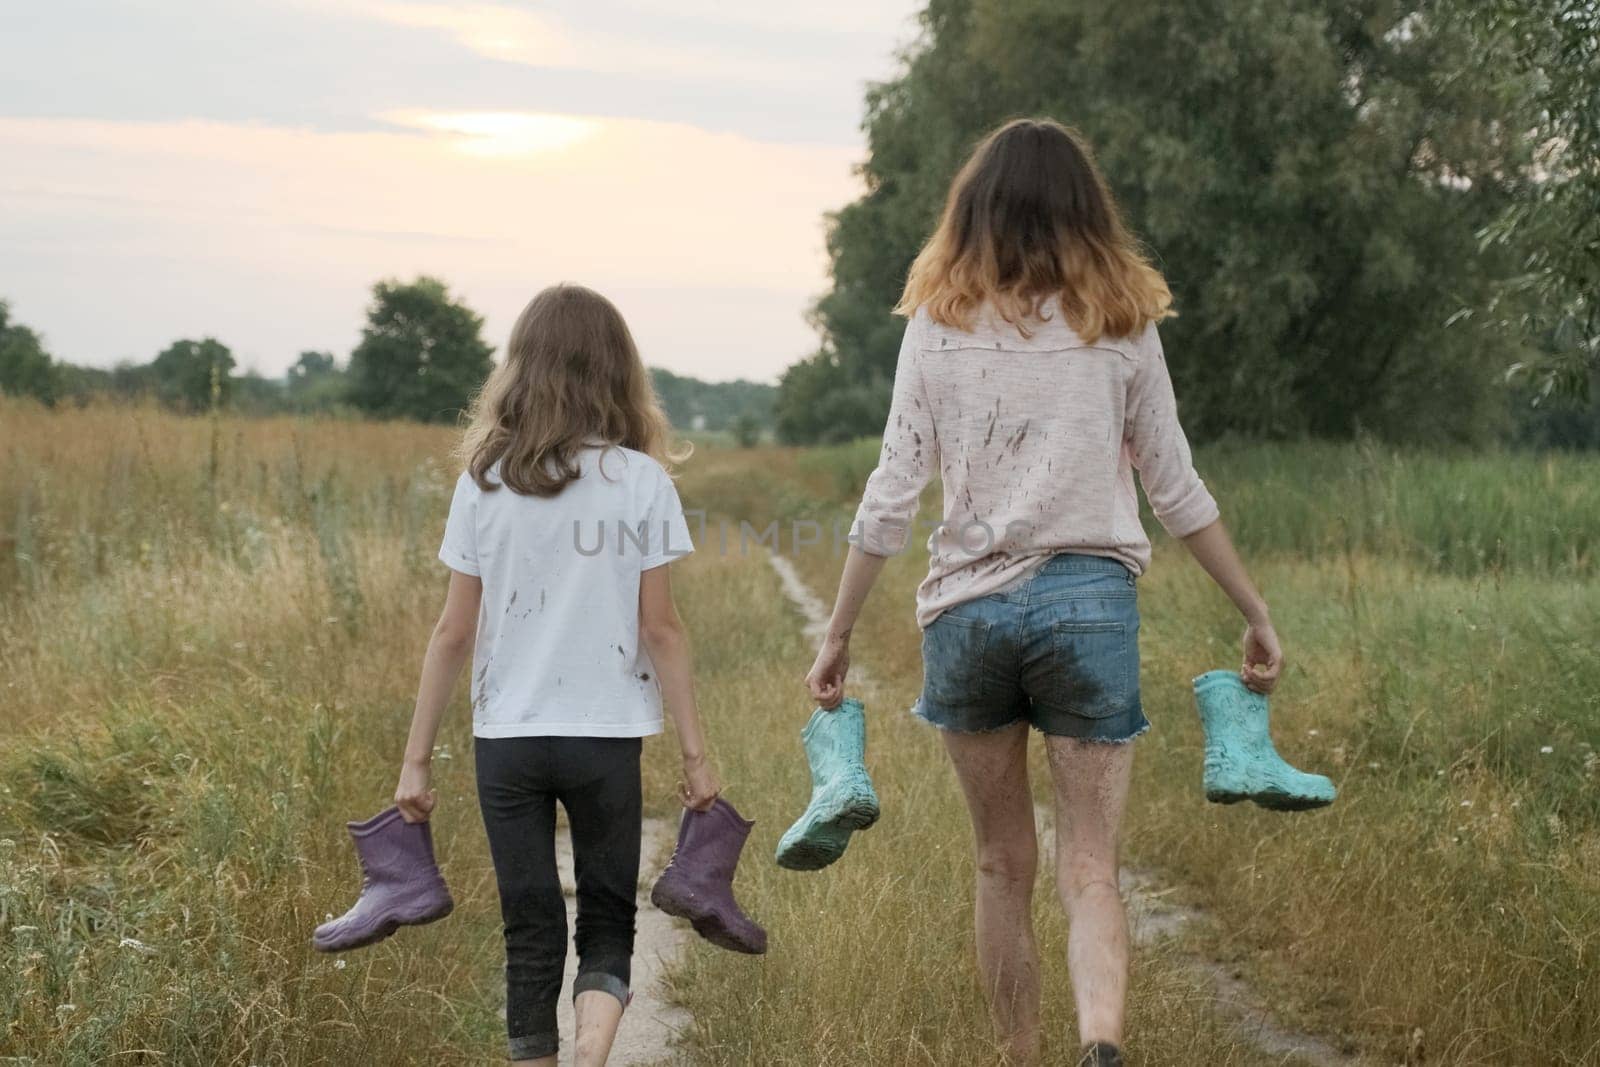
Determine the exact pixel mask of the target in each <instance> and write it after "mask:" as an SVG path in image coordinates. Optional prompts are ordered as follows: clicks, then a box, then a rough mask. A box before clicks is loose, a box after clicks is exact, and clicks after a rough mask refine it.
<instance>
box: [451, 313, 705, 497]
mask: <svg viewBox="0 0 1600 1067" xmlns="http://www.w3.org/2000/svg"><path fill="white" fill-rule="evenodd" d="M670 436H671V428H670V426H669V425H668V423H667V417H666V415H665V413H663V412H662V410H661V404H660V402H659V401H658V400H657V399H656V391H655V387H654V386H653V385H652V384H651V383H650V373H649V371H647V370H645V366H644V361H643V360H641V359H640V358H639V349H638V347H637V346H636V345H635V344H634V343H633V335H632V334H631V333H630V332H629V331H628V324H627V323H626V322H624V321H623V319H622V314H621V312H619V311H618V310H617V309H616V306H615V305H613V304H612V303H611V301H609V300H607V299H606V298H605V297H603V296H601V295H600V294H599V293H597V292H595V291H594V290H593V289H586V288H584V287H583V286H581V285H565V284H563V285H553V286H551V287H550V288H548V289H546V290H544V291H543V292H542V293H540V294H539V295H538V296H536V297H534V298H533V299H532V300H530V301H529V302H528V306H527V307H525V308H523V309H522V314H521V315H520V316H518V317H517V324H516V326H514V327H513V328H512V330H511V343H510V345H508V346H507V348H506V358H505V359H504V360H503V361H501V363H500V364H499V365H498V366H496V367H495V369H494V370H493V371H492V372H490V374H489V378H488V380H487V381H486V382H484V383H483V388H482V389H481V390H479V392H478V395H477V397H476V398H474V400H473V402H472V414H471V418H470V421H469V422H468V425H467V431H466V433H465V435H463V437H462V441H461V454H462V458H463V459H464V460H465V461H466V465H467V471H468V472H469V473H470V474H471V475H472V480H473V481H475V482H477V483H478V486H479V487H480V488H482V489H483V490H485V491H490V490H493V489H495V488H496V485H495V483H494V482H491V481H490V480H489V469H490V468H491V467H493V466H494V465H495V464H496V463H499V464H500V471H499V480H500V483H502V484H504V485H506V486H507V487H509V488H510V489H511V490H512V491H513V492H517V493H523V494H526V495H531V496H545V497H548V496H555V495H556V494H557V493H559V492H561V490H562V489H563V488H564V487H565V486H566V484H567V483H568V482H570V481H572V480H574V479H575V478H577V477H578V476H579V474H580V473H581V468H580V467H579V465H578V455H579V453H580V452H582V451H583V450H584V449H585V448H586V447H591V446H593V445H594V444H596V443H603V444H607V445H621V446H623V447H625V448H631V449H634V450H636V451H639V452H644V453H646V454H648V455H650V456H651V457H653V458H654V459H656V460H657V461H658V462H660V463H661V464H662V465H664V466H670V464H672V463H674V462H680V461H682V460H683V459H684V458H686V457H687V456H688V453H689V449H688V448H687V447H684V448H683V449H681V450H678V449H675V448H674V447H673V446H672V445H671V444H670V441H669V439H670Z"/></svg>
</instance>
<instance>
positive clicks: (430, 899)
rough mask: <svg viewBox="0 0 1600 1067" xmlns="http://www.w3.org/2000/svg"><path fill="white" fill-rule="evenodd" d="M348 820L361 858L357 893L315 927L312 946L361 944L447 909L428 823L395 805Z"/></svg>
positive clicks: (450, 905) (435, 916)
mask: <svg viewBox="0 0 1600 1067" xmlns="http://www.w3.org/2000/svg"><path fill="white" fill-rule="evenodd" d="M348 825H349V828H350V837H351V839H352V840H353V841H355V843H356V859H358V860H360V861H361V898H360V899H359V900H357V901H356V902H355V905H354V906H353V907H352V908H351V909H350V910H349V911H347V912H345V913H344V914H343V915H341V916H339V917H338V918H337V919H333V920H330V921H329V922H325V923H323V924H322V925H321V926H319V927H317V929H316V932H315V933H313V934H312V935H311V947H312V948H315V949H316V950H317V951H318V952H343V951H345V950H346V949H352V948H360V947H361V946H363V945H370V944H372V943H373V942H375V941H382V940H383V939H384V938H386V937H388V936H389V935H390V934H392V933H394V932H395V931H396V930H398V929H399V928H400V927H402V926H421V925H423V924H424V923H431V922H433V921H434V920H436V919H442V918H444V917H445V916H446V915H449V914H450V911H451V909H453V908H454V907H455V902H454V901H452V900H451V899H450V890H448V889H446V888H445V884H444V876H443V875H441V874H440V873H439V865H438V864H437V863H435V862H434V859H433V835H432V834H430V833H429V832H428V824H427V823H425V822H414V823H413V822H406V821H405V819H404V818H403V817H401V815H400V809H399V808H390V809H388V810H387V811H383V812H379V813H378V814H377V815H374V816H373V817H372V818H370V819H368V820H367V821H366V822H353V823H349V824H348Z"/></svg>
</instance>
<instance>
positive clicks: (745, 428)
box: [730, 412, 761, 448]
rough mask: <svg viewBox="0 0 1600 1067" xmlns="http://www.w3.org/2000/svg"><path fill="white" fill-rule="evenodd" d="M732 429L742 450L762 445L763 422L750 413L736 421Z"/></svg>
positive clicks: (734, 437)
mask: <svg viewBox="0 0 1600 1067" xmlns="http://www.w3.org/2000/svg"><path fill="white" fill-rule="evenodd" d="M730 429H731V430H732V431H733V439H734V440H735V441H737V442H738V443H739V447H740V448H754V447H755V446H756V445H758V444H760V443H761V421H760V420H759V419H757V418H756V417H755V416H754V415H751V414H750V413H749V412H746V413H745V414H743V415H740V416H739V417H738V418H736V419H734V420H733V424H732V426H731V427H730Z"/></svg>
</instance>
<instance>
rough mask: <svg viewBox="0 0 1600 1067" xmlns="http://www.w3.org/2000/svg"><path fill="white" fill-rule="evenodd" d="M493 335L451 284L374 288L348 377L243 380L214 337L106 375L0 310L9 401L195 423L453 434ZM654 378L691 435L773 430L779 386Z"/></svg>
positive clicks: (316, 373)
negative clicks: (385, 424) (205, 416)
mask: <svg viewBox="0 0 1600 1067" xmlns="http://www.w3.org/2000/svg"><path fill="white" fill-rule="evenodd" d="M482 330H483V318H482V317H481V316H480V315H478V314H477V313H476V312H475V311H473V310H472V309H471V308H470V307H468V306H467V305H466V304H465V303H464V302H462V301H461V300H459V299H457V298H455V297H454V296H452V295H451V293H450V291H449V288H448V287H447V286H446V285H445V284H444V283H443V282H442V281H440V280H438V279H436V278H430V277H426V276H424V277H419V278H417V279H415V280H413V281H409V282H402V281H397V280H385V281H380V282H378V283H377V284H376V285H374V286H373V289H372V301H371V303H370V304H369V306H368V308H367V316H366V323H365V325H364V326H363V328H362V331H361V340H360V342H359V343H358V344H357V345H356V347H355V348H354V350H352V351H351V353H350V357H349V359H348V361H347V362H345V363H344V364H342V365H341V363H340V362H339V361H338V360H337V359H336V358H335V357H334V355H333V354H332V353H331V352H321V351H311V352H302V353H301V354H300V357H299V359H298V360H296V361H295V363H294V365H293V366H291V367H290V368H289V370H288V372H287V373H286V374H285V375H284V376H283V377H282V378H266V377H263V376H261V375H259V374H255V373H253V372H247V373H240V372H239V371H238V364H237V361H236V360H235V359H234V355H233V352H232V350H230V349H229V348H228V346H227V345H225V344H223V343H222V342H221V341H219V340H217V339H216V338H212V337H205V338H201V339H198V340H193V339H185V340H180V341H175V342H173V343H172V344H171V345H169V346H167V347H166V348H165V349H163V350H162V351H161V352H160V353H158V354H157V355H156V356H155V358H154V359H152V360H151V361H150V362H148V363H123V364H119V365H118V366H115V367H112V368H110V369H101V368H95V367H82V366H77V365H74V364H70V363H65V362H61V361H59V360H56V359H54V358H52V357H51V355H50V353H49V352H48V351H47V350H46V348H45V345H44V342H43V339H42V338H41V337H40V336H39V334H38V333H37V332H35V331H34V330H32V329H30V328H29V327H27V326H25V325H23V324H21V323H18V322H15V321H13V320H12V318H11V312H10V308H9V306H8V305H7V304H6V303H5V302H4V301H3V300H0V392H4V393H9V394H12V395H18V396H27V397H32V398H33V399H36V400H39V401H41V402H43V403H45V404H52V405H53V404H58V403H86V402H88V401H90V400H92V399H96V398H102V397H114V398H124V399H146V398H148V399H153V400H155V401H156V402H158V403H160V404H161V405H162V406H164V407H166V408H168V409H170V410H173V411H177V412H182V413H188V414H197V413H201V412H208V411H214V410H220V409H227V410H232V411H239V412H244V413H250V414H273V413H285V412H294V413H330V414H337V413H349V414H352V415H361V416H366V417H370V418H388V419H413V420H418V421H423V422H450V421H454V420H455V419H456V418H457V417H458V416H459V414H460V412H461V411H462V410H464V409H465V408H466V407H467V405H468V404H469V403H470V401H471V398H472V396H473V394H474V393H475V392H476V391H477V389H478V387H479V386H480V385H481V384H482V383H483V380H484V378H485V377H486V376H487V375H488V373H489V370H490V368H491V366H492V364H493V357H494V349H493V348H492V347H491V346H490V345H489V344H488V343H486V342H485V341H484V340H483V336H482ZM652 373H653V375H654V378H655V382H656V389H657V392H658V393H659V394H660V396H661V399H662V403H663V404H664V405H665V406H666V408H667V412H668V415H669V416H670V417H671V418H672V421H673V424H674V425H675V426H678V427H680V428H681V429H685V430H708V431H728V432H731V433H733V434H734V435H735V436H736V437H738V438H739V439H740V440H741V441H743V442H746V443H753V442H754V440H756V439H757V438H759V437H760V436H762V435H763V434H764V433H765V432H766V430H767V428H768V427H769V426H770V424H771V419H772V405H773V399H774V396H775V393H776V390H775V389H774V388H773V387H772V386H770V385H762V384H759V383H754V382H746V381H735V382H724V383H713V382H703V381H700V380H698V379H695V378H688V377H684V376H681V375H676V374H672V373H670V372H668V371H664V370H655V371H653V372H652Z"/></svg>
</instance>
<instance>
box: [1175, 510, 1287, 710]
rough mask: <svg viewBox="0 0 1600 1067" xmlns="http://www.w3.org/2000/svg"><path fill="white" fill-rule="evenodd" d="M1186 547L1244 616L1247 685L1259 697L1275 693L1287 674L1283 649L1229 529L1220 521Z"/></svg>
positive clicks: (1202, 530)
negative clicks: (1279, 680)
mask: <svg viewBox="0 0 1600 1067" xmlns="http://www.w3.org/2000/svg"><path fill="white" fill-rule="evenodd" d="M1183 546H1184V547H1185V548H1187V549H1188V550H1189V554H1190V555H1192V556H1193V557H1194V558H1195V560H1196V561H1197V562H1198V563H1199V564H1200V566H1201V567H1202V568H1203V569H1204V570H1205V572H1206V573H1207V574H1209V575H1210V576H1211V579H1212V580H1213V581H1214V582H1216V583H1217V585H1218V586H1219V587H1221V589H1222V591H1223V592H1224V593H1226V594H1227V595H1228V599H1229V600H1231V601H1233V604H1234V607H1236V608H1238V609H1239V614H1241V615H1243V616H1244V620H1245V627H1246V629H1245V632H1244V664H1243V666H1242V667H1241V668H1240V674H1241V676H1242V677H1243V679H1244V684H1245V685H1247V686H1249V687H1250V688H1251V689H1254V690H1255V691H1256V692H1258V693H1270V692H1272V688H1273V686H1275V685H1277V684H1278V675H1279V674H1280V673H1281V672H1282V670H1283V649H1282V648H1281V647H1280V646H1279V644H1278V634H1277V632H1276V631H1275V630H1274V629H1273V628H1272V617H1271V615H1270V614H1269V613H1268V611H1267V602H1266V600H1265V599H1263V598H1262V596H1261V593H1260V592H1259V591H1257V589H1256V586H1255V583H1254V582H1252V581H1251V580H1250V573H1249V572H1248V571H1246V570H1245V568H1244V563H1243V562H1242V561H1241V560H1240V559H1239V553H1238V552H1236V551H1234V548H1233V539H1232V538H1230V537H1229V536H1228V528H1227V527H1226V526H1224V525H1222V520H1221V519H1218V520H1217V521H1215V522H1213V523H1210V524H1209V525H1207V526H1204V527H1201V528H1200V529H1199V530H1196V531H1195V532H1194V533H1192V534H1190V535H1189V536H1187V537H1185V538H1184V539H1183Z"/></svg>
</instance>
